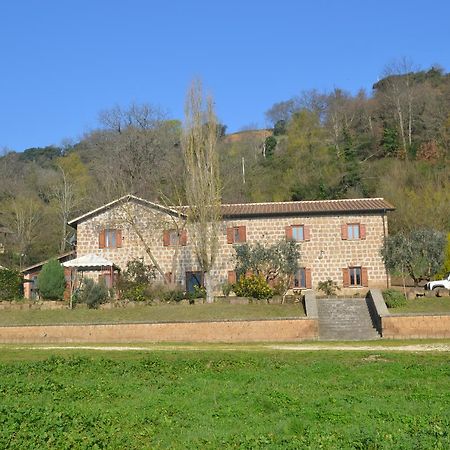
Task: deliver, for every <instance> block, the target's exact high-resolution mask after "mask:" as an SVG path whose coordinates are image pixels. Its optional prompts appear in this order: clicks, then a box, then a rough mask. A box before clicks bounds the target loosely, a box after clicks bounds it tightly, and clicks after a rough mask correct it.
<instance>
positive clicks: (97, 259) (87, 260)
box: [63, 254, 114, 268]
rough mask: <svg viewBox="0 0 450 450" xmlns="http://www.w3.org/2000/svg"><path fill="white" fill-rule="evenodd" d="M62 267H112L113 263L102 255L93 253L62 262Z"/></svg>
mask: <svg viewBox="0 0 450 450" xmlns="http://www.w3.org/2000/svg"><path fill="white" fill-rule="evenodd" d="M63 266H64V267H76V268H82V267H114V263H113V262H112V261H109V260H108V259H106V258H103V256H98V255H94V254H89V255H83V256H80V257H79V258H75V259H71V260H70V261H66V262H64V263H63Z"/></svg>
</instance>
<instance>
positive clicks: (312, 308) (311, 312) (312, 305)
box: [305, 289, 319, 319]
mask: <svg viewBox="0 0 450 450" xmlns="http://www.w3.org/2000/svg"><path fill="white" fill-rule="evenodd" d="M305 309H306V317H307V318H308V319H318V318H319V311H318V310H317V300H316V294H315V292H314V291H313V290H312V289H308V290H306V291H305Z"/></svg>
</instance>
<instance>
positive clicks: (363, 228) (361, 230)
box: [359, 223, 366, 239]
mask: <svg viewBox="0 0 450 450" xmlns="http://www.w3.org/2000/svg"><path fill="white" fill-rule="evenodd" d="M359 238H360V239H365V238H366V226H365V225H364V224H363V223H360V224H359Z"/></svg>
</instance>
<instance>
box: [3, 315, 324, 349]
mask: <svg viewBox="0 0 450 450" xmlns="http://www.w3.org/2000/svg"><path fill="white" fill-rule="evenodd" d="M317 336H318V322H317V320H311V319H304V318H300V319H279V320H254V321H251V320H241V321H217V322H181V323H134V324H133V323H130V324H110V325H39V326H9V327H0V343H70V342H79V343H86V342H90V343H108V342H116V343H118V342H251V341H253V342H255V341H274V342H276V341H278V342H282V341H302V340H314V339H317Z"/></svg>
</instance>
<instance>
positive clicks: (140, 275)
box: [117, 258, 155, 302]
mask: <svg viewBox="0 0 450 450" xmlns="http://www.w3.org/2000/svg"><path fill="white" fill-rule="evenodd" d="M154 279H155V268H154V267H153V266H150V265H146V264H144V262H143V261H142V259H138V258H135V259H132V260H131V261H128V263H127V268H126V270H125V271H124V272H123V275H122V276H121V277H120V278H119V281H118V283H117V288H118V290H119V291H120V293H121V297H122V298H124V299H126V300H130V301H134V302H143V301H146V300H149V299H150V298H151V289H150V285H151V282H152V281H153V280H154Z"/></svg>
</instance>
